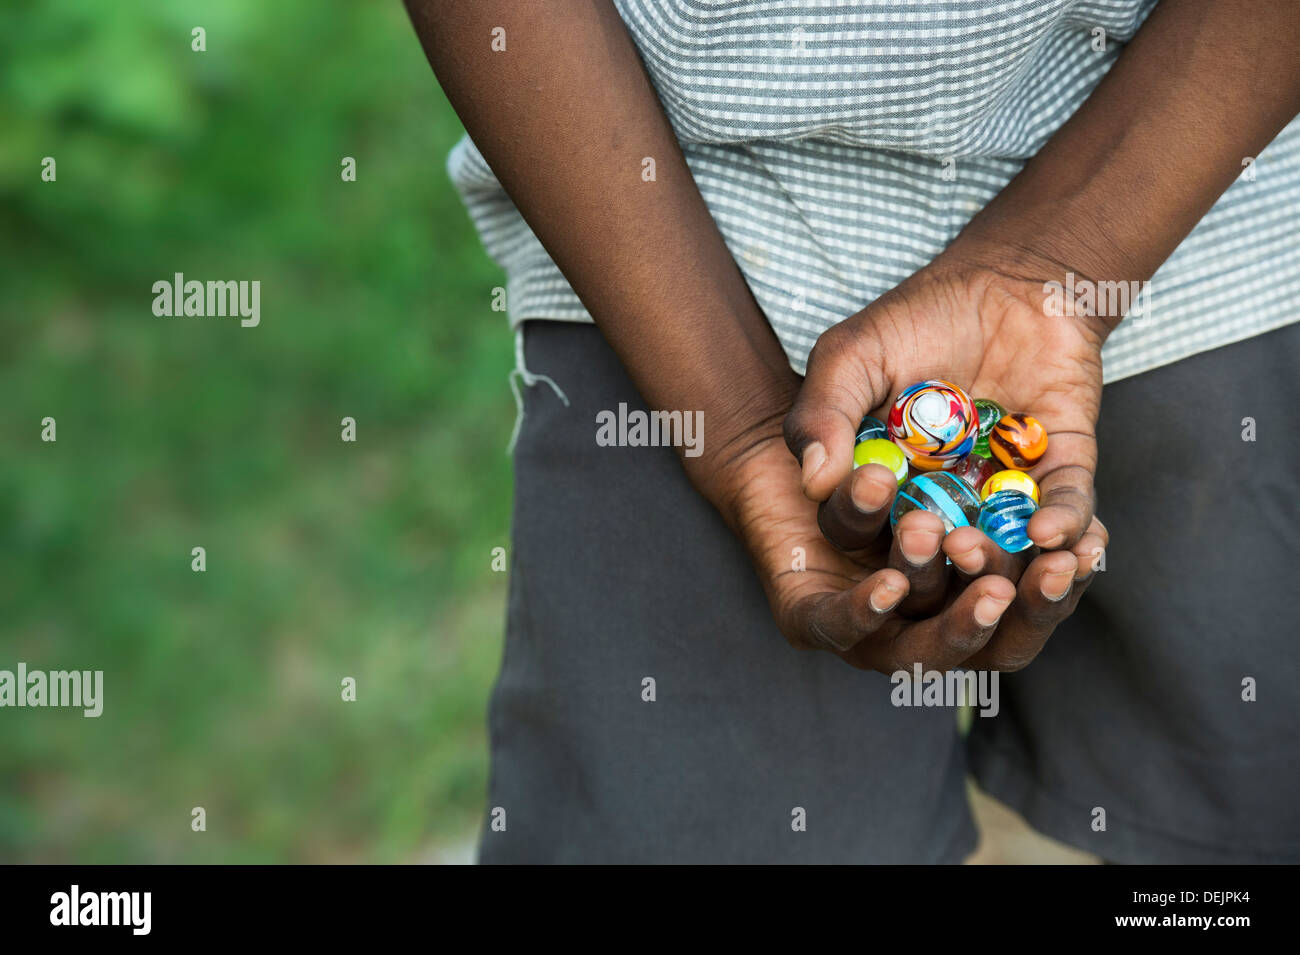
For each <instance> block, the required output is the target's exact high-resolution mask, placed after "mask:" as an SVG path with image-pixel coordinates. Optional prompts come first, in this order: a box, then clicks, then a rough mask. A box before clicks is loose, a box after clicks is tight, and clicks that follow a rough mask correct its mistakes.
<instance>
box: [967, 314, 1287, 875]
mask: <svg viewBox="0 0 1300 955" xmlns="http://www.w3.org/2000/svg"><path fill="white" fill-rule="evenodd" d="M1248 418H1249V419H1253V422H1254V437H1255V440H1253V441H1246V440H1243V433H1248V432H1247V428H1248V427H1249V422H1245V421H1244V419H1248ZM1098 437H1099V446H1100V448H1101V454H1102V459H1101V464H1100V468H1099V473H1098V475H1097V495H1098V514H1099V516H1100V517H1101V519H1102V520H1103V521H1104V522H1105V523H1106V526H1107V528H1108V529H1109V531H1110V547H1109V549H1108V551H1107V554H1106V564H1105V567H1106V569H1105V572H1104V573H1101V574H1099V575H1098V576H1097V579H1096V580H1095V581H1094V582H1093V583H1092V585H1091V587H1089V589H1088V592H1087V594H1086V595H1085V597H1084V598H1083V599H1082V600H1081V601H1080V602H1079V606H1078V608H1077V610H1076V611H1075V613H1074V615H1073V616H1072V617H1071V618H1070V619H1069V620H1067V621H1066V622H1065V623H1064V624H1062V625H1061V626H1060V627H1058V628H1057V630H1056V633H1055V634H1053V635H1052V639H1051V640H1049V641H1048V644H1047V647H1046V648H1045V649H1044V651H1043V653H1042V654H1041V655H1040V656H1039V657H1038V659H1037V660H1035V661H1034V662H1033V663H1032V664H1030V666H1029V667H1027V668H1026V669H1024V670H1022V671H1021V672H1019V673H1014V674H1007V675H1005V676H1004V677H1003V678H1002V681H1001V690H1002V693H1001V701H1002V712H1001V714H1000V715H999V716H998V717H997V718H996V719H991V720H976V721H975V727H974V731H973V733H972V736H971V741H970V742H971V748H970V752H971V761H972V767H973V769H974V772H975V775H976V778H977V779H978V780H979V782H980V783H981V784H982V785H983V786H984V788H985V789H987V790H988V791H989V792H991V793H992V794H993V795H994V796H997V797H998V798H999V799H1001V800H1002V801H1003V802H1006V803H1008V804H1009V805H1010V806H1012V807H1013V808H1014V809H1016V810H1018V811H1019V812H1020V813H1021V814H1022V815H1023V816H1024V817H1025V818H1026V819H1027V820H1028V821H1029V822H1030V824H1031V825H1033V826H1035V827H1036V828H1038V829H1039V830H1040V831H1042V832H1045V833H1047V834H1048V835H1050V836H1054V837H1055V838H1057V839H1060V840H1061V841H1063V842H1066V843H1069V844H1071V845H1075V846H1078V847H1080V848H1082V849H1086V850H1088V851H1089V852H1094V853H1096V854H1097V855H1100V856H1101V857H1103V858H1105V859H1108V860H1111V861H1115V862H1135V863H1136V862H1147V863H1209V864H1213V863H1252V862H1288V863H1295V862H1300V622H1298V621H1300V614H1298V613H1297V610H1298V608H1300V324H1295V325H1290V326H1287V327H1286V328H1282V329H1279V330H1277V331H1274V332H1270V333H1268V334H1266V335H1260V336H1258V337H1255V338H1249V339H1246V340H1245V341H1242V342H1238V343H1236V344H1234V345H1228V346H1225V347H1223V348H1218V349H1215V350H1213V351H1209V352H1204V353H1202V354H1200V355H1195V356H1193V357H1191V358H1186V359H1183V360H1182V361H1180V362H1176V363H1175V364H1172V365H1167V366H1165V367H1163V368H1157V369H1155V370H1154V371H1149V372H1146V373H1145V374H1142V375H1138V376H1136V377H1133V378H1127V379H1124V380H1123V381H1118V382H1115V383H1114V384H1111V385H1107V386H1106V389H1105V392H1104V395H1103V400H1102V411H1101V421H1100V428H1099V433H1098ZM1252 682H1253V685H1254V687H1255V690H1254V694H1253V696H1254V699H1253V701H1252V700H1249V699H1244V698H1243V697H1244V696H1246V697H1249V696H1250V695H1251V694H1250V693H1249V689H1250V686H1251V684H1252ZM1098 809H1102V810H1104V811H1105V815H1104V821H1105V830H1104V831H1103V830H1100V829H1098V828H1096V820H1097V819H1098V818H1101V817H1100V816H1099V814H1098V813H1097V810H1098Z"/></svg>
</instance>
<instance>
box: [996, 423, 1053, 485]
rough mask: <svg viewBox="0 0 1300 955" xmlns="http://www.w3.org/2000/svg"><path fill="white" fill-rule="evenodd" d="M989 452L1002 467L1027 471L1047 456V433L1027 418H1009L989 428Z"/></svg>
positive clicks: (1040, 425) (1039, 424)
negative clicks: (991, 429) (990, 429)
mask: <svg viewBox="0 0 1300 955" xmlns="http://www.w3.org/2000/svg"><path fill="white" fill-rule="evenodd" d="M989 450H990V451H992V452H993V457H995V458H997V459H998V460H999V461H1001V462H1002V464H1003V466H1004V467H1008V468H1014V469H1015V470H1017V471H1028V470H1029V469H1030V468H1032V467H1033V466H1034V465H1035V464H1037V463H1038V462H1039V461H1041V460H1042V459H1043V455H1044V454H1046V453H1047V429H1046V428H1044V427H1043V426H1042V424H1041V423H1039V421H1038V419H1037V418H1034V417H1031V416H1029V415H1027V414H1020V413H1016V414H1009V415H1006V416H1005V417H1004V418H1002V419H1001V420H1000V421H998V423H997V424H996V425H994V426H993V431H992V433H991V434H990V435H989Z"/></svg>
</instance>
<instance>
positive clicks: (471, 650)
mask: <svg viewBox="0 0 1300 955" xmlns="http://www.w3.org/2000/svg"><path fill="white" fill-rule="evenodd" d="M196 26H201V27H203V28H205V30H206V31H207V37H206V42H207V51H206V52H202V53H199V52H193V51H192V50H191V29H192V28H193V27H196ZM460 134H461V129H460V125H459V123H458V121H457V119H456V117H455V115H454V114H453V112H452V110H451V109H450V107H449V106H448V104H447V102H446V100H445V99H444V98H443V96H442V94H441V93H440V92H439V90H438V87H437V84H436V81H435V80H434V77H433V75H432V73H431V72H430V70H429V68H428V66H427V64H426V63H425V61H424V58H423V55H422V53H421V51H420V48H419V45H418V43H417V41H416V39H415V36H414V34H413V32H412V30H411V27H410V25H409V23H408V22H407V20H406V15H405V12H404V10H403V8H402V6H401V4H400V3H399V2H398V0H383V2H380V0H376V2H367V3H342V2H337V3H335V2H322V0H276V2H273V3H268V2H265V0H225V2H223V3H220V4H212V3H201V2H182V0H168V2H165V3H164V2H161V0H155V2H144V0H114V2H113V3H86V2H85V0H40V2H37V0H19V2H13V0H10V2H8V3H6V4H5V5H4V7H3V10H2V11H0V216H2V217H3V228H2V229H0V235H2V239H0V241H3V250H2V251H3V255H2V256H0V290H2V292H3V295H2V297H0V301H2V302H3V306H2V307H3V344H0V429H3V430H2V434H0V438H2V440H3V452H2V455H0V669H10V670H12V669H14V668H15V666H16V664H17V663H18V661H25V662H26V663H27V664H28V666H29V668H33V669H47V670H49V669H82V670H85V669H102V670H103V671H104V681H105V689H104V695H105V709H104V714H103V716H101V717H100V718H99V719H85V718H83V717H82V716H81V713H80V711H76V710H63V709H43V710H42V709H23V710H18V709H12V708H5V709H2V710H0V860H3V861H27V862H30V861H42V862H95V863H99V862H132V863H145V862H281V861H297V862H329V861H339V862H344V861H428V860H435V859H445V858H460V857H463V856H465V855H466V854H467V853H468V850H469V847H470V846H472V844H473V841H474V839H475V836H476V831H477V827H478V822H479V819H480V817H481V813H482V809H483V799H484V791H485V783H486V776H487V752H486V739H485V726H484V710H485V706H486V701H487V695H488V692H489V689H490V686H491V682H492V679H493V677H494V675H495V670H496V667H497V664H498V661H499V655H500V649H501V626H502V619H503V608H504V583H505V575H504V574H496V573H493V572H492V571H491V567H490V563H491V550H492V548H493V547H496V546H505V545H506V544H507V535H508V529H509V514H510V496H511V487H510V462H509V458H508V457H507V456H506V454H505V446H506V442H507V440H508V437H509V433H510V428H511V425H512V422H513V416H514V403H513V401H512V399H511V397H510V392H509V389H508V387H507V381H506V375H507V372H508V371H509V369H510V368H511V367H512V365H513V358H512V351H511V338H510V334H509V332H508V330H507V328H506V323H505V320H504V317H503V316H502V315H501V314H500V313H497V312H493V311H492V309H491V300H492V289H493V288H494V287H495V286H498V285H503V284H504V278H503V276H502V275H501V274H500V272H499V271H498V270H497V269H496V267H495V266H494V265H493V264H492V263H491V262H490V261H489V260H488V259H487V257H486V256H485V254H484V253H483V251H482V248H481V246H480V245H479V242H478V239H477V237H476V236H475V234H474V232H473V230H472V228H471V226H470V224H469V221H468V219H467V218H466V216H465V214H464V212H463V210H462V208H461V204H460V201H459V199H458V197H457V196H456V194H455V193H454V191H453V190H452V188H451V185H450V183H449V182H448V179H447V175H446V172H445V167H444V162H445V157H446V154H447V152H448V150H449V148H450V147H451V146H452V144H453V143H454V142H455V140H456V139H457V138H458V137H459V136H460ZM46 156H52V157H54V158H55V160H56V161H57V177H58V178H57V181H55V182H43V181H42V180H41V178H40V173H41V161H42V159H43V157H46ZM345 156H352V157H355V158H356V161H357V181H356V182H344V181H342V180H341V178H340V171H341V166H340V162H341V160H342V158H343V157H345ZM174 272H184V273H185V274H186V277H187V278H195V279H200V280H208V279H237V280H239V279H247V280H254V279H256V280H260V281H261V283H262V300H261V309H262V320H261V325H260V327H257V328H241V327H240V325H239V322H238V319H234V318H159V317H155V316H154V314H153V313H152V310H151V308H152V302H153V293H152V291H151V286H152V284H153V283H154V282H155V281H157V280H159V279H166V280H170V279H171V276H172V274H173V273H174ZM46 416H50V417H54V418H55V419H56V420H57V428H58V440H57V443H53V444H50V443H43V442H42V441H41V440H40V430H41V425H40V422H41V419H42V418H44V417H46ZM344 416H352V417H354V418H355V419H356V421H357V435H358V440H357V442H356V443H355V444H348V443H344V442H343V441H342V440H340V420H341V419H342V418H343V417H344ZM195 546H202V547H204V548H206V550H207V571H206V572H205V573H195V572H193V571H191V569H190V561H191V556H190V552H191V549H192V548H193V547H195ZM348 676H351V677H355V678H356V680H357V687H358V692H357V695H358V699H357V701H356V702H355V703H345V702H343V701H342V699H341V688H340V681H341V680H342V679H343V678H344V677H348ZM195 806H202V807H204V808H205V809H206V811H207V831H206V832H202V833H196V832H192V831H191V828H190V812H191V809H192V808H193V807H195Z"/></svg>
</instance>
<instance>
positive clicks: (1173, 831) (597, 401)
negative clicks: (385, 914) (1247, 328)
mask: <svg viewBox="0 0 1300 955" xmlns="http://www.w3.org/2000/svg"><path fill="white" fill-rule="evenodd" d="M525 329H526V332H525V353H526V360H527V365H528V367H529V368H530V369H531V370H532V371H534V372H538V373H544V374H547V375H549V376H551V377H552V378H554V379H555V381H556V382H557V383H558V384H559V385H560V387H561V388H562V389H563V390H564V392H565V394H566V395H567V397H568V398H569V400H570V405H569V406H568V407H566V406H565V405H564V404H563V403H562V402H561V401H560V400H559V399H558V397H557V396H556V395H555V394H554V393H553V392H551V391H550V390H549V389H548V388H545V387H533V388H527V389H525V390H524V391H525V399H524V400H525V412H526V414H525V418H524V422H523V427H522V431H521V433H520V439H519V443H518V446H517V449H516V454H515V510H514V526H513V549H512V554H511V579H510V598H509V610H508V622H507V634H506V647H505V656H504V660H503V663H502V669H501V674H500V677H499V679H498V682H497V685H496V688H495V690H494V692H493V695H492V701H491V705H490V713H489V727H490V735H491V748H492V776H491V784H490V792H489V809H490V811H493V812H490V817H489V818H490V819H493V818H494V819H496V821H497V824H496V826H492V825H489V826H488V827H486V828H485V831H484V835H483V841H482V847H481V858H482V860H483V861H484V862H958V861H960V860H961V859H963V858H964V857H965V856H966V855H967V854H968V853H969V852H970V851H971V850H972V849H973V847H974V842H975V831H974V828H973V825H972V822H971V818H970V813H969V810H968V808H967V804H966V799H965V792H964V788H963V780H964V777H965V774H966V771H967V766H966V755H965V748H964V747H963V745H962V742H961V740H960V739H959V737H958V735H957V732H956V729H955V720H954V714H953V711H952V710H951V709H943V708H928V709H927V708H910V709H903V708H896V707H894V706H893V705H891V703H890V690H891V689H892V687H891V685H890V683H889V681H888V679H887V678H886V677H884V676H882V675H879V674H874V673H862V672H859V671H856V670H853V669H851V668H850V667H848V666H846V665H845V664H843V663H842V662H840V661H839V660H837V659H835V658H833V657H831V656H829V655H826V654H818V653H806V652H798V651H795V650H792V649H790V648H789V647H788V646H787V644H786V643H785V640H784V638H782V636H781V635H780V633H779V632H778V631H777V629H776V627H775V625H774V624H773V623H772V621H771V618H770V616H769V613H768V609H767V603H766V599H765V597H764V595H763V592H762V589H761V588H760V587H759V585H758V582H757V580H756V578H755V576H754V573H753V571H752V569H751V568H750V565H749V562H748V559H747V557H746V555H745V553H744V551H743V549H742V548H741V546H740V545H739V543H738V542H737V541H736V540H735V539H734V538H733V537H732V535H731V534H730V532H729V531H728V530H727V528H726V527H725V526H724V525H723V523H722V521H721V519H720V518H719V517H718V515H717V514H716V513H715V512H714V511H713V510H712V509H711V508H710V507H709V505H708V504H707V503H705V501H704V500H703V499H702V498H700V497H699V496H698V495H697V494H696V493H695V492H694V490H693V489H692V488H691V487H690V485H689V484H688V483H687V481H686V478H685V476H684V475H683V473H682V470H681V467H680V465H679V464H678V462H677V459H676V457H675V455H674V454H673V452H672V451H671V450H670V449H666V448H638V447H601V446H599V445H598V444H597V443H596V440H595V435H596V427H597V425H596V415H597V412H599V411H602V410H615V409H617V408H618V406H619V403H620V402H627V404H628V405H629V407H632V408H638V407H644V405H643V403H642V402H641V399H640V397H639V396H638V395H637V393H636V390H635V388H634V387H633V385H632V384H631V382H630V381H629V379H628V377H627V375H626V373H625V372H624V371H623V369H622V367H621V365H620V364H619V362H618V360H617V358H616V356H615V355H614V354H613V352H612V351H611V350H610V349H609V347H608V346H607V345H606V344H605V342H604V339H603V338H601V336H600V334H599V332H598V331H597V330H596V329H595V328H594V327H593V326H590V325H577V324H568V323H559V322H530V323H528V324H527V325H526V326H525ZM1297 370H1300V325H1293V326H1291V327H1289V328H1286V329H1283V330H1281V331H1278V332H1273V333H1271V334H1269V335H1265V336H1261V337H1258V338H1254V339H1250V340H1248V341H1245V342H1242V343H1239V344H1236V345H1232V346H1228V347H1225V348H1221V349H1217V350H1215V351H1212V352H1208V353H1206V354H1203V355H1200V356H1196V357H1194V358H1191V359H1187V360H1185V361H1182V362H1179V363H1177V364H1175V365H1171V366H1168V367H1166V368H1162V369H1157V370H1155V371H1152V372H1148V373H1146V374H1144V375H1141V376H1138V377H1135V378H1132V379H1127V380H1125V381H1121V382H1118V383H1116V384H1114V385H1109V386H1107V388H1106V392H1105V400H1104V403H1103V412H1102V421H1101V447H1102V453H1103V459H1102V465H1101V473H1100V475H1099V478H1098V488H1099V495H1100V499H1101V507H1100V514H1101V516H1102V518H1103V520H1105V521H1106V523H1107V526H1108V528H1109V529H1110V532H1111V547H1110V551H1109V553H1108V554H1107V558H1106V569H1105V572H1104V573H1102V574H1101V575H1100V576H1099V577H1098V579H1097V581H1096V582H1095V583H1094V584H1093V585H1092V588H1091V590H1090V591H1089V594H1088V595H1087V597H1085V599H1084V600H1083V601H1082V602H1081V604H1080V607H1079V609H1078V611H1077V612H1076V614H1075V615H1074V617H1073V618H1072V619H1071V620H1070V621H1069V622H1068V623H1067V624H1065V625H1063V626H1062V627H1060V628H1059V629H1058V630H1057V633H1056V634H1055V635H1054V636H1053V638H1052V640H1051V641H1049V644H1048V647H1047V649H1046V650H1045V651H1044V653H1043V654H1042V656H1041V657H1040V658H1039V659H1038V660H1037V661H1035V662H1034V663H1033V664H1031V666H1030V667H1029V668H1028V669H1026V670H1024V671H1022V672H1020V673H1017V674H1011V675H1005V676H1004V677H1003V678H1002V680H1001V687H1000V689H1001V700H1000V706H1001V711H1000V714H999V715H998V716H997V717H995V718H991V719H982V718H981V719H976V720H975V729H974V732H973V734H972V737H971V741H970V744H971V755H972V761H973V767H974V770H975V773H976V775H977V777H978V779H979V780H980V782H981V783H982V784H983V785H984V786H985V787H986V788H987V789H989V790H990V791H991V792H992V793H993V794H994V795H995V796H998V797H999V798H1001V799H1002V800H1004V801H1005V802H1007V803H1009V804H1010V805H1011V806H1012V807H1013V808H1015V809H1017V810H1019V811H1020V812H1021V813H1023V814H1024V815H1025V816H1026V817H1027V818H1028V819H1029V821H1030V822H1031V823H1033V824H1034V825H1035V826H1037V827H1038V828H1040V829H1041V830H1042V831H1044V832H1046V833H1047V834H1049V835H1052V836H1055V837H1057V838H1059V839H1061V840H1063V841H1065V842H1068V843H1070V844H1073V845H1076V846H1079V847H1081V848H1084V849H1087V850H1089V851H1092V852H1095V853H1097V854H1099V855H1101V856H1102V857H1104V858H1107V859H1112V860H1115V861H1121V862H1142V861H1151V862H1174V861H1192V862H1196V861H1265V860H1276V861H1281V860H1287V861H1297V859H1300V809H1298V808H1297V802H1296V787H1297V783H1298V782H1300V746H1297V744H1296V736H1295V733H1296V729H1297V722H1298V721H1300V680H1298V679H1297V677H1300V673H1297V647H1296V640H1297V638H1298V637H1300V635H1298V634H1297V626H1296V623H1295V621H1296V597H1295V594H1296V593H1297V591H1300V582H1297V581H1296V580H1295V577H1296V571H1297V564H1298V561H1297V553H1300V506H1297V504H1298V502H1300V487H1298V483H1297V478H1296V474H1297V466H1300V453H1297V449H1298V445H1297V439H1296V434H1297V428H1296V424H1295V420H1294V419H1295V415H1296V411H1295V409H1297V408H1300V383H1297ZM1246 417H1253V418H1254V419H1255V421H1256V427H1257V433H1258V440H1256V441H1254V442H1244V441H1242V440H1241V432H1242V428H1243V425H1242V424H1241V420H1242V419H1243V418H1246ZM1248 677H1250V678H1253V679H1255V680H1256V681H1257V682H1258V698H1257V700H1256V701H1255V702H1245V701H1243V700H1242V681H1243V680H1244V679H1246V678H1248ZM648 679H649V680H653V688H654V699H653V701H648V700H647V699H646V698H645V696H646V689H645V687H646V686H647V684H646V681H647V680H648ZM1098 808H1101V809H1104V810H1105V814H1104V820H1105V829H1104V831H1103V830H1098V829H1096V828H1095V827H1096V826H1097V822H1096V820H1097V819H1098V818H1099V817H1098V814H1097V812H1096V810H1097V809H1098ZM800 818H802V819H804V820H806V822H805V824H804V825H803V827H802V828H800V827H799V826H798V825H797V824H795V823H797V821H798V820H799V819H800ZM502 821H504V828H501V824H502Z"/></svg>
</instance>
